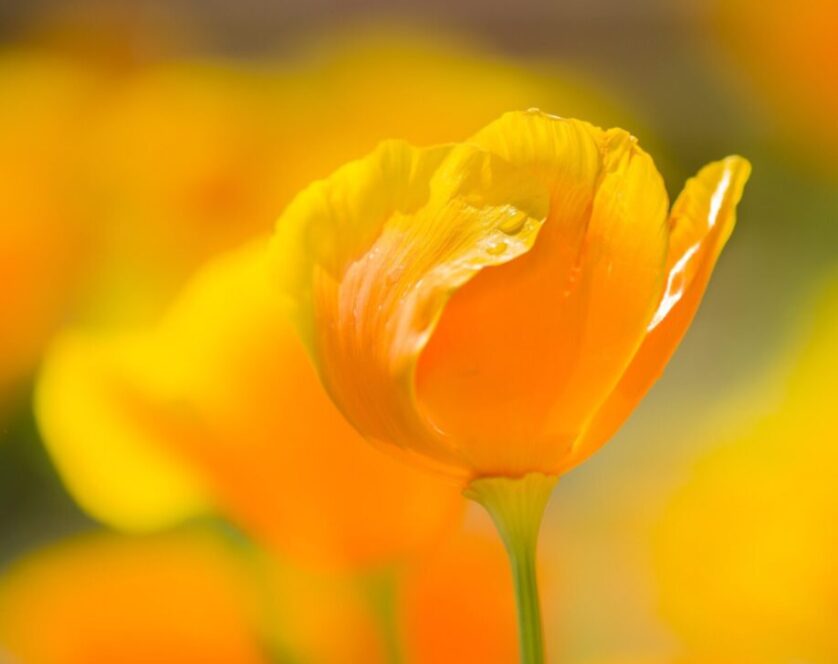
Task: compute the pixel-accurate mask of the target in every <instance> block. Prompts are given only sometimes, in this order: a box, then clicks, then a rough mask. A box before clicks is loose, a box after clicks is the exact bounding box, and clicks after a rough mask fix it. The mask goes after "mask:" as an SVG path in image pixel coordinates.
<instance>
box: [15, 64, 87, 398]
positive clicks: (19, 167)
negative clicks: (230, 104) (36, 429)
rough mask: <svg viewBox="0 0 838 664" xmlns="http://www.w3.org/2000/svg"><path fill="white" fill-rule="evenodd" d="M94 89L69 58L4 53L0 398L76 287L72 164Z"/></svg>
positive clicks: (77, 221) (81, 247) (82, 254)
mask: <svg viewBox="0 0 838 664" xmlns="http://www.w3.org/2000/svg"><path fill="white" fill-rule="evenodd" d="M97 90H98V85H97V81H96V80H95V78H94V77H92V76H90V75H89V74H88V73H86V72H84V71H83V70H81V69H79V68H78V67H75V66H73V65H72V64H69V63H67V62H63V61H61V60H56V59H54V58H50V57H48V56H41V55H35V54H28V53H24V52H14V51H8V52H5V53H3V54H0V312H2V319H3V322H2V324H0V401H2V399H3V394H4V392H7V391H9V390H11V388H12V387H14V386H15V385H16V383H17V382H18V381H20V380H21V379H22V378H24V377H25V375H26V374H27V373H29V372H30V371H32V370H33V368H34V366H35V364H36V363H37V360H38V356H39V354H40V352H41V350H42V348H43V346H44V344H45V343H46V342H47V340H48V339H49V336H50V334H51V333H52V332H53V331H54V330H55V328H56V327H57V326H58V325H59V324H60V323H61V322H62V321H63V318H64V316H65V315H66V313H67V311H68V308H69V305H70V303H71V302H72V300H73V298H74V297H75V295H76V294H77V288H78V286H79V281H80V278H81V275H82V272H83V268H84V258H86V254H87V248H86V246H85V241H86V239H87V237H86V235H85V227H84V223H83V220H84V211H83V207H82V206H81V201H80V200H79V195H78V192H77V191H76V186H77V185H78V173H77V170H78V169H77V165H78V160H79V159H80V154H79V150H80V144H81V140H82V131H83V128H84V127H85V126H86V124H87V123H89V122H90V118H91V117H93V114H92V108H91V106H92V104H93V101H94V100H95V99H96V98H97Z"/></svg>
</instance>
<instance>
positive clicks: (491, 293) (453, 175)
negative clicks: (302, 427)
mask: <svg viewBox="0 0 838 664" xmlns="http://www.w3.org/2000/svg"><path fill="white" fill-rule="evenodd" d="M748 172H749V166H748V164H747V162H746V161H744V160H743V159H741V158H739V157H729V158H727V159H725V160H724V161H721V162H717V163H714V164H711V165H709V166H707V167H705V168H704V169H703V170H702V171H701V172H700V173H699V175H698V176H697V177H696V178H694V179H692V180H690V182H689V183H688V184H687V187H686V189H685V190H684V192H683V193H682V194H681V196H680V197H679V199H678V200H677V201H676V203H675V205H674V206H673V209H672V212H671V213H670V214H669V216H668V217H667V197H666V191H665V189H664V186H663V182H662V180H661V177H660V175H659V174H658V172H657V171H656V170H655V167H654V164H653V163H652V160H651V159H650V158H649V156H648V155H646V153H644V152H643V151H642V150H641V149H640V148H639V147H638V146H637V143H636V141H635V140H634V139H633V138H632V137H631V136H630V135H629V134H628V133H626V132H624V131H622V130H619V129H612V130H608V131H602V130H600V129H597V128H595V127H592V126H590V125H588V124H585V123H583V122H578V121H575V120H563V119H560V118H555V117H552V116H548V115H545V114H543V113H539V112H527V113H511V114H508V115H505V116H503V117H502V118H501V119H500V120H498V121H497V122H495V123H493V124H491V125H489V126H488V127H487V128H486V129H484V130H483V131H481V132H480V133H478V134H477V135H476V136H475V137H473V138H472V139H470V140H469V141H468V142H466V143H463V144H460V145H456V146H445V147H439V148H430V149H424V150H422V149H416V148H412V147H410V146H409V145H407V144H404V143H398V142H391V143H385V144H383V145H382V146H381V147H380V148H379V149H377V150H376V151H375V152H374V153H373V154H371V155H370V156H369V157H367V158H365V159H363V160H361V161H357V162H353V163H351V164H349V165H347V166H346V167H344V168H342V169H340V170H339V171H337V172H336V173H335V174H334V175H333V176H331V177H330V178H329V179H327V180H324V181H322V182H317V183H315V184H313V185H312V186H311V187H309V188H308V189H306V190H305V191H304V192H303V193H302V194H300V195H299V196H298V197H297V199H295V201H294V202H293V203H292V204H291V205H290V206H289V207H288V208H287V210H286V211H285V213H284V214H283V215H282V218H281V219H280V221H279V224H278V226H277V231H276V236H275V242H274V254H275V261H276V264H277V268H276V271H277V273H278V275H279V276H278V279H277V282H278V284H279V288H280V289H281V290H282V292H283V293H284V295H287V296H288V297H290V298H291V299H292V301H293V304H292V307H293V308H294V315H295V316H296V318H297V320H298V321H299V324H300V326H301V328H302V330H303V334H304V337H305V340H306V342H307V344H308V345H309V347H310V349H311V352H312V355H313V357H314V359H315V361H316V363H317V365H318V367H319V370H320V373H321V376H322V378H323V380H324V382H325V384H326V386H327V388H328V389H329V391H330V393H331V395H332V396H333V397H334V399H335V400H336V402H337V403H338V405H339V406H340V407H341V409H342V410H343V411H344V413H346V415H347V416H348V417H349V419H350V420H351V421H352V422H353V424H354V425H355V426H356V427H357V428H358V429H359V430H360V431H361V432H363V433H364V434H365V435H366V436H367V437H369V438H371V439H373V440H375V441H378V442H380V443H386V444H389V445H390V446H391V447H395V448H398V449H399V450H400V451H403V452H405V453H406V454H408V455H410V456H412V457H414V458H422V459H424V460H426V461H427V462H429V463H430V464H431V465H434V466H436V467H438V468H441V469H442V470H444V471H446V472H448V473H450V474H452V475H455V476H458V477H461V478H463V479H465V480H471V479H474V478H478V477H496V476H508V477H517V476H522V475H524V474H526V473H531V472H540V473H544V474H548V475H557V474H560V473H562V472H565V471H566V470H568V469H569V468H571V467H572V466H574V465H576V464H578V463H579V462H581V461H582V460H583V459H585V458H586V457H587V456H589V455H590V454H592V453H593V452H594V451H595V450H596V449H597V448H598V447H599V446H600V445H602V444H603V443H604V442H605V441H606V440H607V439H608V438H609V437H610V436H611V434H613V433H614V431H615V430H616V429H617V427H619V425H620V424H621V423H622V421H623V420H624V419H625V418H626V417H627V416H628V414H629V413H630V411H631V410H632V408H633V407H634V405H635V404H636V403H637V402H638V400H639V399H640V398H641V397H642V396H643V394H644V393H645V392H646V390H647V389H648V388H649V387H650V386H651V384H652V383H653V382H654V380H655V379H656V378H657V377H658V376H659V374H660V372H661V370H662V369H663V366H664V365H665V363H666V361H667V360H668V358H669V356H670V355H671V353H672V351H673V350H674V348H675V346H676V344H677V343H678V341H680V339H681V336H682V335H683V333H684V331H685V330H686V327H687V325H688V324H689V322H690V319H691V318H692V315H693V313H694V312H695V309H696V307H697V306H698V303H699V301H700V299H701V296H702V294H703V292H704V288H705V286H706V284H707V280H708V278H709V276H710V272H711V271H712V268H713V265H714V263H715V261H716V258H717V257H718V255H719V252H720V251H721V249H722V247H723V245H724V243H725V242H726V240H727V238H728V236H729V235H730V232H731V230H732V228H733V223H734V218H735V206H736V203H737V202H738V200H739V196H740V195H741V191H742V186H743V184H744V182H745V179H746V178H747V176H748Z"/></svg>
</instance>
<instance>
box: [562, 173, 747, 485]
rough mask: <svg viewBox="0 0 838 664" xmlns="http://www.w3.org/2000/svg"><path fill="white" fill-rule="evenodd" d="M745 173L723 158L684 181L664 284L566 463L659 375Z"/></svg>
mask: <svg viewBox="0 0 838 664" xmlns="http://www.w3.org/2000/svg"><path fill="white" fill-rule="evenodd" d="M750 172H751V166H750V164H749V163H748V162H747V161H746V160H745V159H743V158H741V157H728V158H726V159H724V160H722V161H718V162H714V163H712V164H709V165H708V166H705V167H704V168H703V169H701V171H700V172H699V173H698V175H697V176H696V177H694V178H692V179H690V180H689V181H688V182H687V184H686V186H685V187H684V191H683V192H682V193H681V195H680V196H679V197H678V200H677V201H676V202H675V205H674V206H673V207H672V212H671V214H670V217H669V226H670V229H671V230H670V250H669V256H668V258H667V270H666V273H667V283H666V289H665V290H664V293H663V297H662V298H661V300H660V302H659V304H658V307H657V310H656V311H655V315H654V316H653V317H652V320H651V322H650V324H649V331H648V334H647V336H646V338H645V340H644V341H643V344H642V346H641V347H640V349H639V350H638V351H637V354H636V355H635V357H634V359H633V360H632V362H631V364H630V365H629V367H628V369H627V370H626V373H625V375H624V376H623V377H622V379H621V380H620V383H619V384H618V385H617V387H616V389H615V390H614V391H613V393H612V394H611V396H610V397H609V398H608V400H607V401H606V402H605V403H604V404H603V405H602V407H601V408H600V410H599V412H598V413H597V414H596V417H595V418H594V419H593V420H592V421H591V423H590V425H589V427H588V429H587V431H586V432H585V434H584V436H583V437H582V438H581V439H580V440H579V442H578V443H577V444H576V445H575V446H574V453H573V456H572V458H571V459H570V460H569V462H568V467H570V466H573V465H576V464H578V463H580V462H581V461H583V460H584V459H586V458H587V457H588V456H590V455H591V454H593V453H594V452H595V451H596V450H597V449H599V447H600V446H602V445H603V444H604V443H605V442H607V441H608V439H609V438H611V436H613V435H614V433H616V431H617V429H618V428H619V427H620V425H622V423H623V422H624V421H625V420H626V418H627V417H628V416H629V414H630V413H631V411H632V410H633V409H634V408H635V406H636V405H637V404H638V403H639V402H640V400H641V399H642V398H643V396H644V395H645V394H646V392H647V391H648V390H649V388H650V387H651V386H652V384H653V383H654V382H655V381H656V380H657V379H658V378H659V377H660V375H661V373H662V372H663V369H664V367H665V366H666V363H667V362H668V361H669V358H670V357H671V356H672V353H673V352H674V351H675V349H676V348H677V346H678V344H679V343H680V341H681V338H682V337H683V336H684V333H685V332H686V330H687V327H689V324H690V322H691V321H692V319H693V316H694V315H695V312H696V310H697V309H698V305H699V303H700V302H701V298H702V297H703V295H704V290H705V289H706V288H707V282H708V281H709V279H710V275H711V273H712V272H713V267H714V266H715V264H716V260H717V259H718V257H719V254H720V253H721V251H722V248H723V247H724V245H725V243H726V242H727V240H728V238H729V237H730V234H731V232H732V231H733V226H734V225H735V223H736V205H737V204H738V203H739V200H740V199H741V197H742V190H743V188H744V186H745V182H746V181H747V180H748V176H749V175H750ZM565 470H566V468H565Z"/></svg>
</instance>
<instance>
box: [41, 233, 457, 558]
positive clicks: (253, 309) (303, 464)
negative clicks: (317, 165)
mask: <svg viewBox="0 0 838 664" xmlns="http://www.w3.org/2000/svg"><path fill="white" fill-rule="evenodd" d="M264 259H265V248H264V244H263V243H262V242H257V243H254V244H253V245H250V246H247V247H245V248H243V249H241V250H239V251H237V252H233V253H231V254H230V255H227V256H224V257H222V258H220V259H218V260H217V261H215V262H213V263H211V264H210V265H208V266H207V267H206V268H205V269H204V270H202V272H201V273H200V274H199V275H197V276H196V278H195V279H194V280H193V281H192V283H191V284H190V285H189V286H188V287H187V288H186V289H185V291H184V292H183V293H182V294H181V296H180V297H179V298H178V300H177V301H176V302H175V303H174V305H173V306H172V308H171V310H170V312H169V313H168V315H167V316H166V317H165V318H164V319H163V320H162V321H161V322H160V323H159V324H158V325H157V326H156V327H155V328H154V329H151V330H147V331H145V332H142V333H138V334H137V335H136V336H135V337H134V339H128V340H125V339H122V340H120V339H117V340H115V341H114V342H113V343H111V342H109V341H108V340H107V339H92V340H91V341H90V342H89V343H87V345H85V346H77V347H76V356H77V357H76V359H75V364H71V360H70V359H67V358H63V359H62V356H64V355H66V352H64V351H63V350H62V349H61V347H60V346H59V347H58V348H57V350H56V351H55V353H54V354H52V355H51V358H50V359H49V361H48V363H47V366H46V370H45V375H44V377H43V378H42V383H41V385H40V388H39V412H38V415H39V421H40V423H41V427H42V431H43V433H44V437H45V438H46V440H47V444H48V447H49V449H50V450H51V452H52V453H53V455H54V457H55V458H56V460H57V462H58V467H59V469H60V471H61V473H62V476H63V477H64V478H65V479H66V481H67V483H68V486H69V487H70V489H71V491H72V492H73V493H74V495H76V496H78V497H79V499H80V500H81V501H82V503H83V505H84V506H85V507H86V508H88V509H89V511H91V512H92V513H93V514H94V515H95V516H97V517H98V518H101V519H102V520H104V521H106V522H107V523H110V524H113V525H116V526H117V527H120V528H126V527H134V528H139V529H151V528H154V527H158V526H160V525H164V524H165V523H166V522H168V523H172V522H177V521H178V520H181V519H182V518H183V517H184V516H189V515H192V514H195V513H199V512H201V511H203V512H206V511H213V512H218V513H221V514H222V515H224V516H225V517H227V518H228V519H230V520H231V521H233V522H234V523H236V524H237V525H239V526H240V527H241V528H242V529H243V530H244V531H245V532H246V533H247V534H249V535H250V536H252V537H254V538H255V539H257V540H258V541H259V542H261V543H263V544H266V545H268V546H269V547H270V548H271V549H272V550H274V551H279V552H281V553H283V554H285V555H288V556H292V557H294V558H295V559H298V560H302V561H304V562H305V563H306V564H310V565H316V566H317V565H327V566H338V567H340V566H346V565H349V566H358V565H371V564H376V563H381V562H389V561H393V560H395V559H398V558H401V557H405V556H411V555H414V554H415V553H416V552H417V551H419V550H421V549H422V548H423V547H425V546H428V545H430V544H431V543H433V542H434V541H435V540H436V539H437V538H438V537H440V536H441V535H442V534H443V533H444V532H445V531H446V530H447V529H448V528H449V527H450V526H451V525H452V523H453V522H455V521H456V519H457V518H458V517H459V515H460V512H461V509H462V498H461V497H460V496H459V495H458V492H457V489H456V487H454V486H449V485H447V484H444V483H442V482H441V481H439V480H437V479H436V478H433V477H428V476H426V475H425V474H424V473H422V472H420V471H418V470H415V469H413V468H411V467H409V466H406V465H404V464H402V463H399V462H397V461H395V460H393V459H390V458H388V457H387V456H386V455H383V454H381V453H380V452H379V451H377V450H374V449H372V448H371V447H370V446H369V445H367V444H366V443H365V442H364V441H363V440H362V439H361V437H360V436H359V435H358V434H357V433H356V432H355V431H354V430H353V429H352V427H350V426H349V424H348V423H347V422H346V421H345V419H344V418H343V417H342V415H341V414H340V412H339V411H338V410H337V409H336V408H335V406H334V405H333V404H332V403H331V401H330V400H329V398H328V396H327V395H326V393H325V392H324V390H323V388H322V386H321V385H320V382H319V380H318V379H317V375H316V373H315V371H314V369H313V368H312V366H311V363H310V361H309V359H308V357H307V355H306V353H305V350H304V348H303V346H302V344H301V342H300V340H299V339H298V337H297V335H296V333H295V332H294V330H293V328H292V327H291V325H290V324H289V323H288V322H287V321H286V319H285V315H284V313H283V311H282V308H281V307H280V306H278V305H277V303H276V302H275V300H274V297H273V294H272V293H271V292H270V290H269V289H268V285H269V284H268V280H267V276H266V274H265V271H264V268H265V265H264ZM71 359H72V358H71ZM56 367H57V368H56ZM56 375H58V376H59V377H60V380H58V379H56V378H55V376H56ZM68 393H72V394H75V395H78V396H77V397H76V398H75V399H73V398H69V399H68V398H67V397H66V395H67V394H68ZM150 460H154V461H155V464H156V465H155V464H152V463H151V461H150ZM164 462H165V463H164ZM177 473H180V474H179V475H177ZM171 475H175V476H176V477H186V478H189V479H191V480H192V481H193V482H194V483H196V484H197V485H198V487H199V488H200V493H199V497H200V498H201V501H198V500H195V499H194V497H193V496H192V495H189V494H187V495H179V494H175V495H171V494H172V491H169V493H167V492H166V491H165V490H160V488H159V486H158V485H161V486H162V487H163V489H166V488H167V486H168V485H166V484H165V482H164V481H165V480H167V479H171ZM149 494H151V496H152V497H150V498H149V497H148V496H149ZM158 503H159V504H158ZM149 512H153V516H154V517H157V519H158V520H157V521H155V520H154V519H152V518H151V517H149V516H148V513H149ZM373 513H374V514H375V515H376V518H374V519H373V518H370V517H369V515H370V514H373ZM141 517H148V518H141Z"/></svg>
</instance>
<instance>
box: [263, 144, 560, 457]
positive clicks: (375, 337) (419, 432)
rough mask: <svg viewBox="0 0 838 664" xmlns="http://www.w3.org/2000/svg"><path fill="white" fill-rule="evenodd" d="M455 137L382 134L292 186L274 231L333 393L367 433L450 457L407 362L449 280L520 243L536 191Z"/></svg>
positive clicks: (541, 195) (542, 193)
mask: <svg viewBox="0 0 838 664" xmlns="http://www.w3.org/2000/svg"><path fill="white" fill-rule="evenodd" d="M522 175H523V174H522V173H520V172H517V171H516V170H515V169H513V168H511V167H510V166H509V165H508V164H507V163H506V162H504V161H503V160H501V159H499V158H497V157H494V156H493V155H491V154H489V153H487V152H485V151H482V150H479V149H477V148H475V147H472V146H469V145H462V146H458V147H453V148H448V147H443V148H433V149H428V150H419V149H415V148H411V147H410V146H408V145H406V144H403V143H385V144H383V145H382V146H381V147H380V148H378V149H377V150H376V151H375V152H374V153H373V154H371V155H370V156H369V157H367V158H366V159H363V160H361V161H358V162H354V163H351V164H349V165H347V166H345V167H344V168H342V169H340V170H339V171H337V172H336V173H335V174H334V175H333V176H332V177H330V178H329V179H328V180H326V181H323V182H319V183H315V184H314V185H312V186H311V187H309V188H308V189H307V190H306V191H304V192H303V193H302V194H301V195H300V196H298V198H297V199H296V200H295V201H294V203H293V204H292V205H291V206H290V207H289V208H288V209H287V210H286V212H285V214H284V215H283V217H282V218H281V219H280V222H279V225H278V228H277V234H276V236H275V241H274V250H275V251H274V253H275V259H276V263H277V264H278V265H279V268H278V269H279V274H280V279H279V282H280V284H281V287H282V288H283V289H284V290H285V291H286V292H287V293H288V294H289V295H290V296H291V297H292V298H293V299H294V300H295V301H296V307H297V316H298V320H299V323H300V325H301V327H302V329H303V330H304V333H305V336H306V337H307V341H308V342H309V344H310V347H311V349H312V350H313V353H314V356H315V358H316V360H317V362H318V364H319V368H320V371H321V375H322V377H323V378H324V381H325V383H326V385H327V387H328V388H329V390H330V391H331V393H332V395H333V396H334V397H335V399H336V401H337V403H338V404H339V405H340V406H341V408H342V409H343V411H344V412H345V413H346V414H347V415H348V416H349V418H350V419H351V420H352V421H353V423H354V424H355V425H356V426H357V427H358V428H359V429H360V430H361V431H363V432H364V433H365V434H367V435H368V436H370V437H371V438H373V439H378V440H382V441H395V442H397V443H398V444H401V445H404V446H414V447H419V448H421V449H423V450H426V451H427V452H428V453H429V455H430V456H431V457H433V458H438V459H441V460H446V461H453V459H454V457H453V454H452V452H451V450H450V449H448V447H447V443H444V442H442V441H440V440H439V439H438V438H437V436H436V434H435V433H434V432H432V431H430V430H429V429H428V427H427V423H426V422H424V421H423V420H422V419H421V417H419V414H418V413H417V412H416V410H415V404H414V399H413V386H412V372H413V366H414V363H415V358H416V356H417V354H418V353H419V351H420V349H421V348H422V346H423V345H424V344H425V342H426V339H427V337H428V335H429V334H430V332H431V330H432V329H433V326H434V324H435V322H436V319H437V318H438V316H439V313H440V311H441V309H442V307H443V306H444V304H445V300H446V298H447V297H448V294H449V292H450V291H451V290H453V289H455V288H456V287H457V286H459V285H461V284H462V283H464V282H465V281H467V280H468V279H469V278H471V277H472V276H473V275H474V274H475V273H476V272H478V271H479V270H480V269H481V268H483V267H485V266H486V265H492V264H499V263H502V262H506V261H508V260H511V259H512V258H514V257H515V256H517V255H519V254H520V253H522V252H524V251H526V250H528V249H529V247H530V246H531V244H532V242H533V241H534V239H535V235H536V233H537V231H538V229H539V227H540V225H541V222H542V220H543V218H544V216H545V214H546V205H547V192H546V190H544V188H543V187H541V186H540V185H539V183H538V182H535V181H533V180H532V179H529V180H527V179H525V178H523V177H522Z"/></svg>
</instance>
